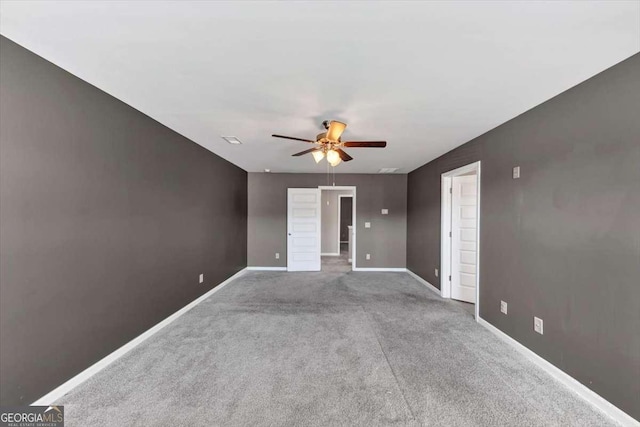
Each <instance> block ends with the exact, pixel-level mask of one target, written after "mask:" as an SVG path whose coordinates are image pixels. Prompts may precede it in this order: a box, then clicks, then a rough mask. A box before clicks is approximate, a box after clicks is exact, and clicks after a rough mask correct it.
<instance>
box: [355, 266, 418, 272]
mask: <svg viewBox="0 0 640 427" xmlns="http://www.w3.org/2000/svg"><path fill="white" fill-rule="evenodd" d="M353 271H381V272H385V271H386V272H394V273H405V272H406V271H407V269H406V268H375V267H372V268H367V267H356V268H354V269H353Z"/></svg>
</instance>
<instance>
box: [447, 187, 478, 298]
mask: <svg viewBox="0 0 640 427" xmlns="http://www.w3.org/2000/svg"><path fill="white" fill-rule="evenodd" d="M451 194H452V198H451V298H453V299H457V300H460V301H466V302H471V303H475V302H476V259H477V257H476V254H477V250H478V249H477V242H476V236H477V233H476V229H477V216H476V214H477V209H478V196H477V194H478V192H477V181H476V175H468V176H454V177H453V187H452V192H451Z"/></svg>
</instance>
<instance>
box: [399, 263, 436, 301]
mask: <svg viewBox="0 0 640 427" xmlns="http://www.w3.org/2000/svg"><path fill="white" fill-rule="evenodd" d="M407 273H409V276H411V277H413V278H414V279H416V280H417V281H418V282H420V283H422V284H423V285H425V286H426V287H427V289H429V290H430V291H432V292H434V293H436V294H438V296H439V297H441V296H442V294H441V293H440V289H438V288H436V287H435V286H433V285H432V284H431V283H429V282H427V281H426V280H424V279H423V278H422V277H420V276H418V275H417V274H416V273H414V272H413V271H411V270H409V269H408V268H407Z"/></svg>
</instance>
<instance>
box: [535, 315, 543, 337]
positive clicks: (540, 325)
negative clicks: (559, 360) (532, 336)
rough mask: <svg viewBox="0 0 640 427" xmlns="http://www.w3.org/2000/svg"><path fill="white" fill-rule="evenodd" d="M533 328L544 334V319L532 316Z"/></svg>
mask: <svg viewBox="0 0 640 427" xmlns="http://www.w3.org/2000/svg"><path fill="white" fill-rule="evenodd" d="M533 330H534V331H536V332H537V333H539V334H540V335H543V334H544V321H543V320H542V319H541V318H539V317H534V318H533Z"/></svg>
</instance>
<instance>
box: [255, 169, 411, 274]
mask: <svg viewBox="0 0 640 427" xmlns="http://www.w3.org/2000/svg"><path fill="white" fill-rule="evenodd" d="M301 161H304V159H303V160H301ZM335 183H336V185H354V186H356V187H357V190H356V203H355V204H356V214H357V219H358V223H357V225H356V235H357V240H356V244H357V253H356V257H357V260H356V265H357V267H369V268H371V267H383V268H404V267H405V265H406V264H405V263H406V250H407V246H406V239H407V214H406V213H407V175H366V174H338V175H336V176H335ZM319 185H327V175H325V174H293V173H280V174H276V173H250V174H249V190H248V191H249V219H248V225H249V227H248V248H247V249H248V254H247V257H248V265H250V266H260V267H286V265H287V188H290V187H291V188H296V187H297V188H310V187H316V188H317V187H318V186H319ZM383 208H387V209H389V215H382V214H381V209H383ZM365 222H371V228H370V229H367V228H364V223H365ZM276 252H279V253H280V259H275V253H276ZM367 253H370V254H371V259H370V260H368V261H367V260H366V259H365V254H367Z"/></svg>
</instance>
